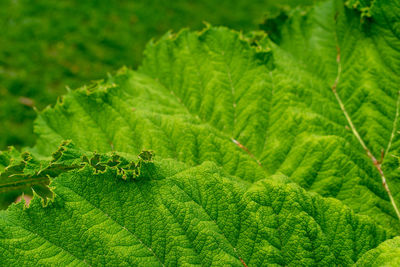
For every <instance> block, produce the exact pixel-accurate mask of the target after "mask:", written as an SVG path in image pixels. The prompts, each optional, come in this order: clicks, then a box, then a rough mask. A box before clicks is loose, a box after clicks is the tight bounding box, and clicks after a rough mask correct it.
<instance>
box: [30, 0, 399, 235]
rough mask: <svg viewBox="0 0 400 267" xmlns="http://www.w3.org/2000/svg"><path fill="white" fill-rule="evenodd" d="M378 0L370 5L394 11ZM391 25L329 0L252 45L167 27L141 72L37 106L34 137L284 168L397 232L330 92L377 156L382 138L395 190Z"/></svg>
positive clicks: (247, 170) (222, 33)
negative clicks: (44, 108) (270, 38)
mask: <svg viewBox="0 0 400 267" xmlns="http://www.w3.org/2000/svg"><path fill="white" fill-rule="evenodd" d="M381 5H384V4H381ZM381 5H379V4H378V3H376V4H375V5H374V6H373V9H371V10H370V12H372V14H377V15H376V16H378V17H379V16H380V14H381V13H382V14H387V15H388V16H389V15H390V14H392V13H390V12H386V11H385V9H388V8H390V7H387V6H381ZM392 5H393V7H392V8H393V9H395V8H396V6H395V4H392ZM379 12H381V13H379ZM389 20H390V19H389ZM391 20H393V18H392V19H391ZM391 27H393V26H392V24H391V23H386V24H384V23H383V21H380V20H376V21H375V20H373V21H363V20H361V17H360V14H359V12H358V11H357V10H353V9H348V8H346V7H345V6H344V5H343V4H340V1H325V2H323V3H321V4H319V5H317V6H316V7H315V8H314V9H312V10H310V11H308V13H302V12H300V11H298V12H293V14H289V19H288V21H287V23H286V24H285V26H283V27H282V29H281V38H280V39H279V40H276V42H278V44H275V43H273V42H269V41H268V40H263V41H261V42H259V43H258V46H257V44H256V45H251V44H250V43H249V42H248V40H247V39H245V38H243V37H242V36H241V35H240V34H238V33H235V32H231V31H229V30H226V29H223V28H209V29H206V30H204V32H202V33H192V32H189V31H183V32H181V33H179V34H178V35H177V36H175V35H171V34H168V35H166V36H165V37H164V38H163V39H162V40H160V41H158V42H157V43H154V44H150V45H149V46H148V48H147V50H146V52H145V61H144V63H143V66H142V67H141V68H140V72H141V73H144V74H146V75H143V74H138V73H134V72H131V71H125V72H126V73H125V74H124V75H121V76H118V77H114V78H110V79H109V80H108V81H107V82H105V83H103V84H100V85H97V87H96V89H91V88H86V89H82V90H79V91H77V92H74V93H71V94H69V95H67V96H66V97H65V98H64V99H63V100H62V103H60V104H58V105H57V106H56V107H55V108H53V109H49V110H47V111H45V112H44V113H42V114H41V116H40V117H39V119H38V122H37V132H38V133H39V134H40V139H39V141H38V149H39V151H41V152H45V151H48V150H49V149H50V150H51V149H54V147H56V145H58V144H59V142H60V141H61V140H64V139H72V140H74V142H76V143H77V144H78V146H80V147H82V148H84V149H85V150H92V151H93V150H96V151H102V152H106V151H111V150H117V151H123V152H128V153H139V152H140V151H141V150H142V149H147V148H150V149H153V150H155V151H156V152H157V154H158V155H160V156H162V157H170V158H175V159H177V160H180V161H183V162H186V163H188V164H190V165H192V166H195V165H197V164H200V163H201V162H204V161H206V160H210V161H214V162H216V163H217V164H218V165H219V166H221V167H223V168H224V169H225V170H227V171H228V173H230V174H232V175H235V176H237V177H240V178H242V179H244V180H246V181H256V180H259V179H261V178H263V177H265V175H270V174H275V173H283V174H285V175H287V176H288V177H290V178H291V180H292V181H295V182H296V183H298V184H299V185H301V186H302V187H303V188H305V189H307V190H311V191H315V192H318V193H320V194H321V195H323V196H330V197H335V198H337V199H339V200H341V201H343V202H344V203H346V204H347V205H349V206H350V207H352V208H353V209H354V210H355V211H356V212H358V213H361V214H366V215H369V216H371V217H372V218H375V219H376V220H377V222H378V223H380V224H382V225H384V226H385V227H387V228H391V229H392V230H393V231H395V232H397V233H398V231H399V223H398V219H397V218H396V214H395V212H394V210H393V207H392V205H391V203H390V202H389V199H388V196H387V194H386V191H385V190H384V188H383V187H382V185H381V179H380V177H379V173H378V171H377V170H376V169H375V167H374V166H373V164H372V162H371V160H370V159H369V158H368V157H367V155H366V153H365V151H364V150H363V148H362V147H361V145H360V144H359V141H358V140H357V139H356V138H355V136H354V135H353V133H352V131H351V130H350V129H349V128H348V122H347V121H346V118H345V116H344V114H343V112H342V110H341V108H340V106H339V104H338V102H337V100H336V98H335V96H334V94H333V93H332V86H333V85H335V87H336V89H337V92H338V94H339V95H340V97H341V98H342V100H343V102H344V105H345V107H346V109H347V110H348V113H349V115H350V117H351V118H352V120H353V122H354V125H355V127H356V128H357V129H358V131H359V132H360V135H361V138H362V139H363V140H364V142H365V143H366V144H367V146H369V147H370V150H371V151H372V153H373V154H374V155H375V157H376V158H378V159H379V157H380V151H381V149H385V152H384V153H385V159H384V162H383V168H384V171H385V172H386V174H387V175H388V183H389V186H390V187H391V189H392V191H393V194H394V198H395V200H396V201H398V200H399V193H400V182H399V179H398V178H396V177H398V171H397V163H396V162H395V159H394V158H392V157H391V156H390V155H391V153H392V152H393V151H394V150H397V149H398V146H399V144H400V143H399V138H398V135H396V134H395V133H396V129H397V128H398V125H397V118H396V116H397V114H398V90H399V88H397V84H399V83H398V82H400V81H399V78H398V76H397V75H394V73H395V71H396V70H398V69H400V66H398V61H397V60H398V59H399V57H400V56H399V55H400V53H398V51H397V50H396V47H398V46H397V45H398V44H399V40H398V39H397V37H396V35H393V34H395V31H394V30H393V29H392V28H391ZM278 45H279V46H278ZM338 51H339V52H340V61H339V63H338V62H337V59H338V56H339V55H338ZM383 56H385V58H387V60H385V61H383V60H382V57H383ZM339 65H340V68H339ZM381 69H382V70H381ZM338 70H340V73H338ZM151 77H152V78H153V79H152V78H151ZM337 77H339V80H338V82H337V84H335V80H336V78H337ZM89 133H90V134H89ZM51 143H52V144H54V145H53V146H50V145H49V144H51Z"/></svg>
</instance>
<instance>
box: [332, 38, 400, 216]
mask: <svg viewBox="0 0 400 267" xmlns="http://www.w3.org/2000/svg"><path fill="white" fill-rule="evenodd" d="M336 41H337V40H336ZM336 50H337V56H336V62H337V65H338V71H337V76H336V79H335V82H334V83H333V85H332V87H331V89H332V92H333V94H334V95H335V97H336V100H337V102H338V103H339V106H340V109H341V110H342V112H343V114H344V116H345V117H346V120H347V122H348V124H349V125H350V128H351V131H352V132H353V134H354V136H355V137H356V138H357V140H358V141H359V142H360V144H361V146H362V147H363V149H364V150H365V152H366V153H367V156H368V157H369V158H370V159H371V161H372V163H373V164H374V166H375V168H376V169H377V170H378V172H379V175H380V177H381V180H382V185H383V188H385V190H386V192H387V194H388V196H389V199H390V202H391V204H392V206H393V209H394V211H395V212H396V215H397V217H398V219H399V221H400V211H399V209H398V208H397V205H396V202H395V200H394V198H393V195H392V193H391V191H390V188H389V185H388V183H387V181H386V178H385V175H384V173H383V170H382V162H380V161H378V160H377V159H376V158H375V156H374V155H373V154H372V153H371V150H369V148H368V147H367V145H366V144H365V142H364V140H363V139H362V138H361V136H360V134H359V133H358V131H357V129H356V127H355V126H354V124H353V121H352V120H351V118H350V116H349V113H348V112H347V110H346V108H345V107H344V104H343V102H342V100H341V98H340V96H339V94H338V93H337V91H336V88H337V85H338V83H339V81H340V75H341V73H342V64H341V61H340V47H339V46H338V45H336ZM399 99H400V95H399V98H398V99H397V108H396V117H395V121H394V123H393V131H392V135H391V138H390V141H389V144H388V148H387V150H386V153H387V151H388V149H390V146H391V143H392V140H393V137H394V132H395V125H396V124H397V117H398V115H399V102H400V100H399Z"/></svg>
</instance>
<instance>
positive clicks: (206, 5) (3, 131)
mask: <svg viewBox="0 0 400 267" xmlns="http://www.w3.org/2000/svg"><path fill="white" fill-rule="evenodd" d="M313 2H314V0H292V1H291V0H286V1H274V0H219V1H217V0H197V1H183V0H175V1H161V0H135V1H132V0H131V1H128V0H120V1H112V0H79V1H78V0H36V1H28V0H1V1H0V29H1V34H0V149H4V148H5V147H6V146H9V145H13V146H16V147H22V146H30V145H33V143H34V139H35V137H34V134H33V130H32V124H33V120H34V118H35V116H36V114H35V111H34V110H33V107H36V108H37V109H38V110H41V109H43V108H44V107H45V106H46V105H48V104H51V103H53V102H54V101H55V99H56V98H57V96H58V95H61V94H64V93H66V86H68V87H70V88H76V87H79V86H81V85H83V84H85V83H88V82H90V81H91V80H96V79H101V78H102V77H105V75H106V73H107V72H112V71H113V70H116V69H118V68H120V67H121V66H123V65H125V66H128V67H131V68H135V67H136V66H137V65H138V64H140V61H141V57H142V51H143V49H144V46H145V44H146V43H147V42H148V41H149V40H150V39H151V38H158V37H160V36H161V35H162V34H164V33H165V32H167V31H168V30H174V31H178V30H179V29H181V28H184V27H189V28H191V29H201V28H203V27H204V24H203V22H204V21H206V22H209V23H211V24H213V25H224V26H228V27H231V28H233V29H237V30H243V31H250V30H257V29H258V25H259V24H260V23H262V21H263V19H264V18H265V16H266V14H270V15H271V14H276V13H277V11H278V10H279V8H280V7H281V6H292V7H293V6H296V5H299V4H304V5H307V4H312V3H313Z"/></svg>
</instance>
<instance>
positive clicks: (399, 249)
mask: <svg viewBox="0 0 400 267" xmlns="http://www.w3.org/2000/svg"><path fill="white" fill-rule="evenodd" d="M399 264H400V237H396V238H393V239H390V240H387V241H385V242H383V243H382V244H380V245H379V246H378V247H377V248H375V249H372V250H370V251H368V252H367V253H365V254H364V256H363V257H362V258H361V259H359V260H358V261H357V264H356V266H399Z"/></svg>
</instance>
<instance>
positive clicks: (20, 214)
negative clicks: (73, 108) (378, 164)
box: [0, 147, 387, 266]
mask: <svg viewBox="0 0 400 267" xmlns="http://www.w3.org/2000/svg"><path fill="white" fill-rule="evenodd" d="M61 151H62V155H63V156H61V157H60V158H64V157H65V158H67V160H64V161H63V165H62V166H63V167H62V170H61V173H60V174H59V175H58V176H55V177H53V178H52V183H51V186H52V187H54V194H55V195H56V196H55V199H54V201H53V202H50V203H49V204H48V205H47V206H46V207H43V206H42V203H41V202H40V199H39V198H37V197H36V198H34V199H33V201H32V203H31V204H30V207H29V208H24V205H23V204H22V203H20V204H18V205H13V206H11V207H10V208H9V209H8V210H7V211H4V212H0V249H1V250H2V251H3V253H1V254H0V260H1V262H2V263H3V264H5V265H43V264H44V265H58V264H62V265H68V264H71V265H99V264H100V265H103V264H104V265H113V266H115V265H143V266H158V265H162V266H167V265H188V264H195V265H200V264H201V265H213V266H215V265H227V264H228V265H232V266H241V265H242V263H241V261H243V262H245V263H246V264H247V265H248V266H253V265H254V266H260V265H265V264H279V265H294V266H296V265H299V264H301V265H348V264H351V263H354V261H355V260H357V259H358V258H359V257H360V256H361V255H363V253H365V252H366V251H368V250H369V249H371V248H374V247H376V246H377V245H378V244H379V243H380V242H381V241H383V240H385V239H386V238H387V234H385V232H384V231H383V230H382V229H380V228H379V227H376V226H375V225H374V224H373V223H371V221H370V220H368V219H366V218H363V217H360V216H357V215H354V213H353V212H352V211H351V210H350V209H349V208H347V207H345V206H344V205H342V204H341V203H340V202H339V201H337V200H333V199H324V198H322V197H320V196H317V195H315V194H308V193H307V192H305V191H304V190H303V189H301V188H299V187H298V186H297V185H294V184H281V183H276V182H274V181H271V180H270V179H263V180H260V181H258V182H256V183H253V184H251V183H248V182H245V181H243V180H241V179H238V178H237V177H232V176H229V175H227V174H225V173H224V172H223V171H222V170H221V169H220V168H218V167H217V166H216V165H215V164H214V163H211V162H205V163H203V164H200V165H199V166H196V167H188V166H186V165H184V164H182V163H179V162H176V161H174V160H161V161H159V160H157V161H155V162H154V163H151V162H147V163H146V164H144V165H141V166H140V169H141V174H140V176H139V177H138V178H137V179H136V180H134V181H125V180H123V179H121V178H120V177H119V175H118V172H117V171H116V170H115V169H114V168H113V167H106V168H105V169H104V171H101V172H98V171H97V170H96V169H95V168H94V167H93V166H92V165H89V164H84V165H83V166H82V167H81V168H79V169H76V168H75V167H74V163H73V162H75V155H76V150H74V151H72V153H70V152H69V150H68V149H66V148H65V147H64V148H63V149H61ZM57 154H59V152H57ZM65 154H66V156H64V155H65ZM70 154H72V155H74V157H73V158H74V160H72V161H71V160H70V159H71V156H70ZM58 160H59V159H57V161H58ZM68 165H70V166H72V168H65V167H66V166H68ZM59 166H61V165H59ZM355 237H357V238H355ZM38 251H40V253H38Z"/></svg>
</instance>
